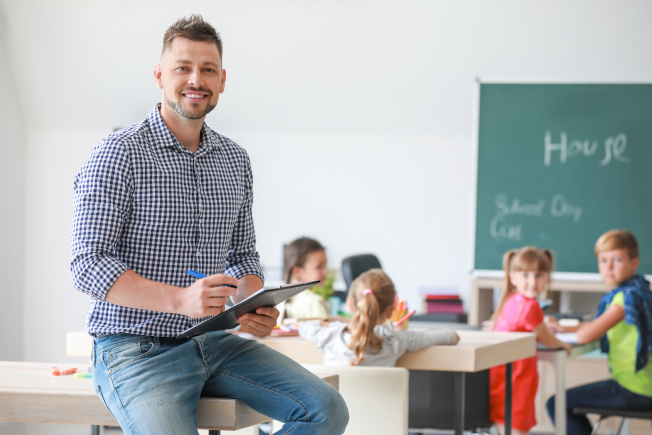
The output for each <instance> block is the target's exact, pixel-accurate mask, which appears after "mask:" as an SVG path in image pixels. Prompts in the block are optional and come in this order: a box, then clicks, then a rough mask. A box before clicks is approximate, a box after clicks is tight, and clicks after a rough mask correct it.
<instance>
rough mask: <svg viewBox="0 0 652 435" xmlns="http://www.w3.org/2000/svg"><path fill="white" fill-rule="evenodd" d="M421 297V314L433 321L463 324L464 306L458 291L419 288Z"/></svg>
mask: <svg viewBox="0 0 652 435" xmlns="http://www.w3.org/2000/svg"><path fill="white" fill-rule="evenodd" d="M419 293H420V294H421V295H422V296H423V299H424V301H423V310H422V312H423V314H424V316H423V317H424V319H423V320H426V319H425V317H427V318H429V319H428V320H430V319H432V320H433V321H440V322H465V321H466V316H465V314H464V305H463V303H462V299H460V294H459V291H458V290H457V289H455V288H450V287H444V288H442V287H421V288H419Z"/></svg>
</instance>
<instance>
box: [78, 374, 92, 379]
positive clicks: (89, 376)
mask: <svg viewBox="0 0 652 435" xmlns="http://www.w3.org/2000/svg"><path fill="white" fill-rule="evenodd" d="M75 377H76V378H92V377H93V374H92V373H75Z"/></svg>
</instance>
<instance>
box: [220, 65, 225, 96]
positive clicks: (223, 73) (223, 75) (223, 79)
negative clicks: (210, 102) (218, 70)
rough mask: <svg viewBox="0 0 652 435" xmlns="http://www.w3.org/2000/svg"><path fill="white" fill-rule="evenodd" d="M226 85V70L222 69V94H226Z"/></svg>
mask: <svg viewBox="0 0 652 435" xmlns="http://www.w3.org/2000/svg"><path fill="white" fill-rule="evenodd" d="M225 85H226V70H225V69H222V78H221V83H220V94H221V93H222V92H224V86H225Z"/></svg>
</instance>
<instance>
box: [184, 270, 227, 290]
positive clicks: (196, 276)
mask: <svg viewBox="0 0 652 435" xmlns="http://www.w3.org/2000/svg"><path fill="white" fill-rule="evenodd" d="M187 273H188V275H190V276H194V277H195V278H199V279H201V278H206V277H208V275H204V274H203V273H201V272H197V271H196V270H192V269H191V270H189V271H188V272H187ZM217 287H231V288H238V286H237V285H231V284H220V285H218V286H217Z"/></svg>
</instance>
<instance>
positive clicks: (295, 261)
mask: <svg viewBox="0 0 652 435" xmlns="http://www.w3.org/2000/svg"><path fill="white" fill-rule="evenodd" d="M284 256H285V270H284V278H285V281H286V282H287V283H288V284H290V283H294V282H309V281H321V282H322V284H323V283H324V280H325V279H326V275H328V269H327V267H326V249H324V247H323V246H322V245H321V244H320V243H319V242H318V241H317V240H313V239H310V238H308V237H301V238H300V239H297V240H295V241H293V242H292V243H290V244H289V245H287V246H286V247H285V252H284ZM283 308H285V317H293V318H295V319H315V318H316V319H324V320H327V319H328V310H327V309H326V302H325V301H324V298H322V297H321V296H320V295H318V294H317V293H315V292H314V291H312V290H310V289H309V290H306V291H303V292H301V293H299V294H298V295H296V296H295V297H293V298H292V299H291V300H289V301H288V302H287V303H286V304H285V307H283V306H280V307H279V311H282V310H283ZM281 317H283V313H281V316H279V318H281Z"/></svg>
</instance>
